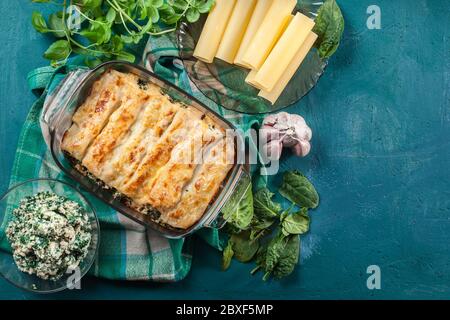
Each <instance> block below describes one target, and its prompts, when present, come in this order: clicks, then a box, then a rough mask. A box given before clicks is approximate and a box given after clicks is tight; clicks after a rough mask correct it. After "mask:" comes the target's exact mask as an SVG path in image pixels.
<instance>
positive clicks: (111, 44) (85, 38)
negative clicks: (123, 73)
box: [31, 0, 215, 66]
mask: <svg viewBox="0 0 450 320" xmlns="http://www.w3.org/2000/svg"><path fill="white" fill-rule="evenodd" d="M32 2H37V3H47V4H53V5H55V6H57V7H58V10H57V11H56V12H54V13H52V14H50V15H49V16H48V18H47V19H45V18H44V16H43V15H42V13H40V12H36V11H35V12H33V14H32V19H31V20H32V24H33V27H34V28H35V29H36V30H37V31H38V32H40V33H49V34H52V35H53V36H54V37H56V38H57V39H58V40H56V41H55V42H54V43H52V44H51V45H50V47H49V48H48V49H47V50H46V51H45V53H44V57H45V58H47V59H49V60H50V61H51V64H52V65H54V66H57V65H62V64H64V63H66V61H67V59H68V58H69V57H70V55H71V54H72V53H77V54H81V55H83V56H85V61H86V63H87V64H88V65H89V66H95V65H97V64H99V63H101V62H102V61H105V60H110V59H119V60H125V61H130V62H134V60H135V56H134V55H133V54H132V53H130V52H128V51H126V46H127V45H131V44H137V43H139V42H140V41H141V40H142V39H143V38H144V37H145V36H147V35H150V36H159V35H163V34H166V33H171V32H174V31H175V30H176V28H177V26H178V24H179V23H180V22H181V21H188V22H190V23H193V22H196V21H197V20H198V19H199V18H200V15H201V14H203V13H207V12H209V11H210V10H211V8H212V6H213V5H214V2H215V1H214V0H59V1H57V0H32Z"/></svg>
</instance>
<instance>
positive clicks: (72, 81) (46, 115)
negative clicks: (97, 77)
mask: <svg viewBox="0 0 450 320" xmlns="http://www.w3.org/2000/svg"><path fill="white" fill-rule="evenodd" d="M90 72H91V71H90V70H89V69H84V68H80V69H75V70H73V71H71V72H69V73H68V74H67V76H66V77H65V78H64V79H63V80H61V82H60V83H59V84H58V86H57V87H56V88H55V89H54V90H52V91H51V92H49V93H47V96H46V98H45V101H44V106H43V109H42V113H41V117H40V121H39V122H40V125H41V130H42V134H43V136H44V139H45V142H46V143H47V145H50V132H51V131H52V129H53V128H52V124H53V123H55V119H56V118H57V117H58V115H59V113H60V111H61V110H63V109H64V107H65V105H66V104H67V103H68V101H69V100H70V98H71V97H72V95H73V94H74V92H75V91H76V90H77V89H78V84H80V83H82V81H83V80H84V79H85V78H86V77H87V76H88V75H89V74H90Z"/></svg>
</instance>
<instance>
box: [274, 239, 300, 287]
mask: <svg viewBox="0 0 450 320" xmlns="http://www.w3.org/2000/svg"><path fill="white" fill-rule="evenodd" d="M285 241H286V244H285V246H284V248H283V251H282V252H281V253H280V256H279V258H278V263H277V264H276V265H275V266H274V268H273V270H272V272H273V275H274V276H275V278H277V279H280V278H284V277H287V276H288V275H290V274H291V273H292V271H294V269H295V266H296V265H297V264H298V259H299V255H300V237H299V236H298V235H291V236H289V237H288V238H287V239H286V240H285Z"/></svg>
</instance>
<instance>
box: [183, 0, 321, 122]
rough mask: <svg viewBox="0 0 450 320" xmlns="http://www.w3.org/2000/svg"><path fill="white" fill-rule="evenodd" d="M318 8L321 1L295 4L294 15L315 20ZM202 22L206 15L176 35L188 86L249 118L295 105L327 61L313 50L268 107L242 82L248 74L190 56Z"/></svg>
mask: <svg viewBox="0 0 450 320" xmlns="http://www.w3.org/2000/svg"><path fill="white" fill-rule="evenodd" d="M322 4H323V1H317V0H299V1H298V4H297V8H296V12H298V11H299V12H302V13H303V14H305V15H307V16H308V17H310V18H313V19H315V17H316V16H317V12H318V10H319V8H320V6H321V5H322ZM205 20H206V15H204V16H203V17H202V19H200V20H199V21H198V22H196V23H193V24H189V23H182V24H181V26H180V28H179V31H178V34H177V42H178V50H179V52H180V57H181V59H182V61H183V64H184V67H185V69H186V71H187V73H188V75H189V78H190V79H191V80H192V82H193V83H194V84H195V85H196V86H197V88H198V89H199V90H200V91H201V92H202V93H203V94H204V95H205V96H207V97H208V98H209V99H211V100H213V101H214V102H216V103H217V104H218V105H221V106H223V107H225V108H226V109H229V110H234V111H237V112H243V113H251V114H257V113H267V112H273V111H277V110H280V109H283V108H285V107H287V106H289V105H291V104H293V103H295V102H297V101H299V100H300V99H301V98H302V97H304V96H305V95H306V94H307V93H308V92H309V91H310V90H311V89H312V88H314V86H315V85H316V83H317V81H318V80H319V78H320V76H321V75H322V74H323V72H324V70H325V67H326V66H327V60H322V59H320V57H319V54H318V52H317V50H316V49H315V48H313V49H312V50H311V51H310V52H309V54H308V55H307V57H306V58H305V60H304V61H303V63H302V65H301V66H300V68H299V69H298V70H297V72H296V73H295V75H294V77H293V78H292V79H291V81H290V82H289V84H288V85H287V87H286V89H285V90H284V92H283V93H282V95H281V96H280V98H279V99H278V101H277V102H276V103H275V104H274V105H272V104H271V103H270V102H269V101H267V100H265V99H263V98H261V97H258V92H259V90H257V89H255V88H253V87H252V86H250V85H248V84H247V83H246V82H245V78H246V77H247V74H248V72H249V70H247V69H244V68H241V67H239V66H236V65H231V64H228V63H226V62H224V61H222V60H220V59H214V62H213V63H209V64H208V63H205V62H202V61H199V60H197V59H196V58H195V57H194V56H193V52H194V49H195V44H196V43H197V41H198V38H199V37H200V33H201V31H202V29H203V25H204V23H205Z"/></svg>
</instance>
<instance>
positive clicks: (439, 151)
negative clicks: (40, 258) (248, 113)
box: [0, 0, 450, 299]
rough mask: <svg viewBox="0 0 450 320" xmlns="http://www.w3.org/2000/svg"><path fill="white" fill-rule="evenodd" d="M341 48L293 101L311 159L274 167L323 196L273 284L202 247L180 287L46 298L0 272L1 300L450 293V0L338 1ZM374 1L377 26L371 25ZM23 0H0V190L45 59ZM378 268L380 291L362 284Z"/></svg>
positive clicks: (124, 287)
mask: <svg viewBox="0 0 450 320" xmlns="http://www.w3.org/2000/svg"><path fill="white" fill-rule="evenodd" d="M339 3H340V5H341V8H342V11H343V13H344V16H345V19H346V29H345V34H344V39H343V41H342V45H341V47H340V49H339V51H338V52H337V53H336V55H335V56H334V57H333V59H332V60H331V61H330V65H329V67H328V69H327V70H326V73H325V75H324V76H323V78H322V79H321V80H320V81H319V84H318V86H317V87H316V88H315V89H314V90H313V91H312V92H311V93H310V94H309V95H308V96H307V97H306V98H305V99H303V100H302V101H301V102H300V103H298V104H297V105H296V106H294V107H291V108H289V109H288V110H287V111H289V112H296V113H300V114H301V115H302V116H304V117H305V118H306V120H307V122H308V123H309V124H310V126H311V127H312V129H313V132H314V137H313V149H312V153H311V155H310V156H308V157H307V158H305V159H299V158H295V157H291V156H289V155H285V157H284V158H283V163H282V169H283V170H284V169H292V168H298V169H300V170H302V171H304V172H306V173H307V174H308V175H309V176H311V177H312V179H313V182H314V183H315V185H316V187H317V189H318V190H319V192H320V194H321V200H322V202H321V205H320V207H319V208H318V210H316V211H314V212H313V213H312V221H313V222H312V225H311V231H310V233H309V234H308V235H307V236H305V237H304V238H303V244H302V250H303V252H302V259H301V266H300V267H299V268H297V269H296V271H295V273H294V274H293V275H292V276H291V277H289V278H288V279H286V280H283V281H281V282H274V281H271V282H268V283H264V282H262V281H261V279H260V276H254V277H251V276H250V275H249V271H250V270H251V269H252V268H253V266H252V265H244V264H239V263H238V262H233V264H232V267H231V269H230V270H229V271H228V272H221V271H220V254H219V253H218V252H216V251H214V250H213V249H211V248H209V247H207V246H206V245H204V244H202V243H201V242H198V243H197V247H196V250H195V256H194V261H193V267H192V271H191V273H190V274H189V276H188V277H187V279H185V280H184V281H182V282H179V283H176V284H152V283H125V282H112V281H106V280H100V279H95V278H87V279H84V281H83V283H82V290H79V291H77V290H75V291H66V292H63V293H59V294H56V295H51V296H38V295H34V294H30V293H26V292H23V291H21V290H19V289H17V288H15V287H13V286H11V285H10V284H8V283H7V282H5V281H4V280H1V279H0V298H11V299H31V298H42V297H44V298H55V299H60V298H75V299H84V298H97V299H109V298H121V299H128V298H130V299H134V298H139V299H158V298H159V299H164V298H165V299H175V298H190V299H191V298H205V299H208V298H224V299H227V298H243V299H246V298H247V299H248V298H275V299H277V298H290V299H304V298H311V299H324V298H334V299H340V298H359V299H367V298H376V299H387V298H401V299H417V298H426V299H427V298H449V297H450V245H449V243H450V242H449V239H450V169H449V166H450V143H449V137H450V2H449V1H448V0H428V1H426V0H414V1H411V0H396V1H390V0H374V1H372V0H370V1H368V0H341V1H339ZM372 4H375V5H378V6H379V7H380V8H381V13H382V29H381V30H369V29H367V27H366V20H367V17H368V15H367V13H366V10H367V7H368V6H369V5H372ZM42 8H45V6H42V5H41V6H39V5H37V4H31V3H30V2H29V1H26V0H21V1H18V2H16V1H1V3H0V14H1V16H2V17H3V18H2V19H1V20H0V39H1V45H0V57H1V61H2V63H1V64H0V97H1V102H0V104H1V105H0V146H1V156H0V187H1V189H2V190H5V189H6V188H7V185H8V179H9V174H10V171H11V166H12V160H13V157H14V152H15V148H16V143H17V139H18V134H19V130H20V128H21V125H22V123H23V121H24V119H25V116H26V114H27V111H28V108H29V107H30V106H31V104H32V102H33V100H34V99H35V97H34V96H33V95H32V94H31V93H30V92H29V91H28V88H27V84H26V75H27V73H28V72H29V71H30V70H32V69H34V68H36V67H39V66H43V65H45V64H46V63H47V62H46V61H45V60H44V59H43V58H41V55H42V52H43V51H44V50H45V49H46V47H47V46H48V44H49V43H50V42H51V40H50V38H47V37H46V36H42V35H39V34H37V33H36V32H35V31H34V30H33V29H32V27H31V25H30V23H29V21H30V16H31V11H32V10H33V9H35V10H36V9H42ZM373 264H375V265H378V266H380V268H381V273H382V279H381V280H382V288H381V290H374V291H371V290H368V289H367V287H366V279H367V277H368V275H367V273H366V268H367V267H368V266H369V265H373Z"/></svg>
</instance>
